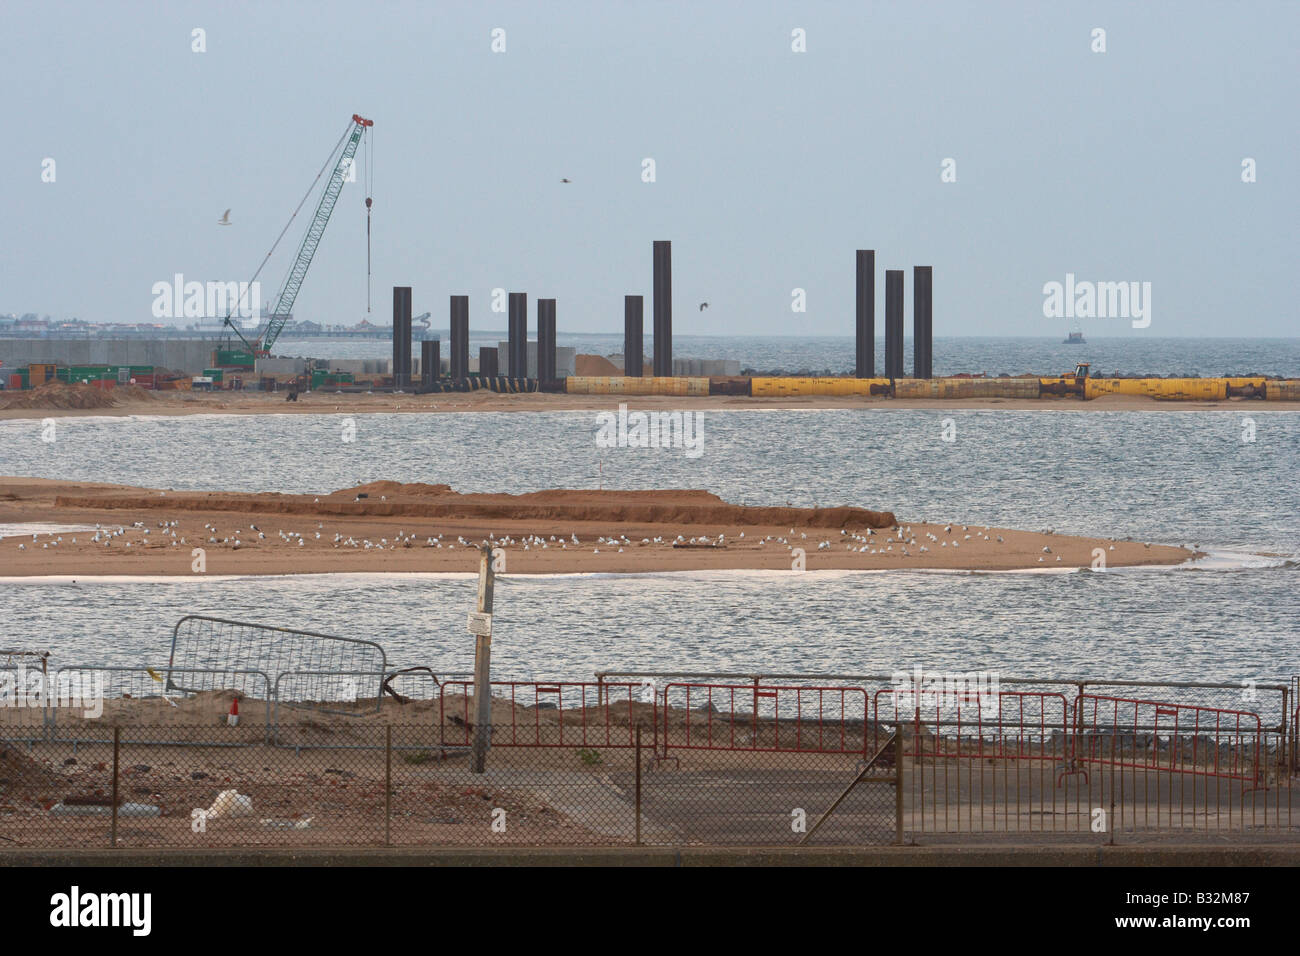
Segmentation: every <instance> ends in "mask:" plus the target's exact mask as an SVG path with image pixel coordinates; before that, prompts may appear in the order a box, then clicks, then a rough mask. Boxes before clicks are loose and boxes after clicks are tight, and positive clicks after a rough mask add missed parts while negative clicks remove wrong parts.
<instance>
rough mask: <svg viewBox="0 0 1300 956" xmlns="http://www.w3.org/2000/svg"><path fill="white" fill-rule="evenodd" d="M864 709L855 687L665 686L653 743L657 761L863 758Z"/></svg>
mask: <svg viewBox="0 0 1300 956" xmlns="http://www.w3.org/2000/svg"><path fill="white" fill-rule="evenodd" d="M674 698H675V699H674ZM869 705H870V701H869V698H868V697H867V692H866V690H865V689H864V688H861V687H807V686H799V685H792V686H786V685H781V686H774V685H762V684H759V683H757V682H755V683H752V684H668V685H666V686H665V687H664V690H663V697H662V700H661V703H660V711H661V713H662V714H663V728H662V730H661V732H660V734H659V739H660V741H661V742H662V745H663V753H664V754H665V755H666V754H667V753H668V751H669V749H672V748H675V749H679V750H747V751H791V752H800V753H864V752H865V751H866V748H867V742H868V739H869V737H870V731H869V723H870V719H869V718H870V712H869Z"/></svg>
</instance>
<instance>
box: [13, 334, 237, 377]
mask: <svg viewBox="0 0 1300 956" xmlns="http://www.w3.org/2000/svg"><path fill="white" fill-rule="evenodd" d="M214 348H216V343H215V342H214V341H212V340H210V339H209V340H200V339H0V363H3V364H4V366H5V367H6V368H14V367H18V366H23V365H30V364H31V363H33V362H52V363H54V364H55V365H154V366H158V367H160V368H169V369H173V370H175V371H178V372H191V373H195V372H202V371H203V370H204V369H205V368H208V367H210V364H211V362H212V350H213V349H214Z"/></svg>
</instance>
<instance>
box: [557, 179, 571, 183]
mask: <svg viewBox="0 0 1300 956" xmlns="http://www.w3.org/2000/svg"><path fill="white" fill-rule="evenodd" d="M560 182H562V183H571V182H573V180H572V179H561V180H560Z"/></svg>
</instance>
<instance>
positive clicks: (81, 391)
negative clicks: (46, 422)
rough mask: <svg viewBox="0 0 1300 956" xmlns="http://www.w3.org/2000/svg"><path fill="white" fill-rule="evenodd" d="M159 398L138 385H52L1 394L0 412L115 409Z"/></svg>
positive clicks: (60, 383) (54, 383) (57, 383)
mask: <svg viewBox="0 0 1300 956" xmlns="http://www.w3.org/2000/svg"><path fill="white" fill-rule="evenodd" d="M157 400H158V397H157V396H156V395H154V393H153V392H151V391H149V390H148V389H144V388H140V386H138V385H123V386H122V387H121V388H114V389H107V390H106V389H102V388H97V387H96V386H94V385H65V384H64V383H62V382H51V383H49V384H47V385H42V386H40V387H39V388H33V389H31V390H30V391H20V392H3V393H0V409H11V408H12V409H38V410H39V409H45V408H48V409H73V410H80V409H95V408H116V407H118V406H119V405H130V404H133V403H136V402H156V401H157Z"/></svg>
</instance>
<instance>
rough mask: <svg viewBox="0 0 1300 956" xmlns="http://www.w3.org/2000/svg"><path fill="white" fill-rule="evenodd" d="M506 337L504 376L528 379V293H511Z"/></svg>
mask: <svg viewBox="0 0 1300 956" xmlns="http://www.w3.org/2000/svg"><path fill="white" fill-rule="evenodd" d="M509 310H510V311H509V313H508V324H507V326H506V328H507V335H506V364H507V365H508V366H509V367H508V368H507V369H506V374H507V375H509V376H510V377H511V378H527V377H528V293H527V292H511V293H510V300H509Z"/></svg>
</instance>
